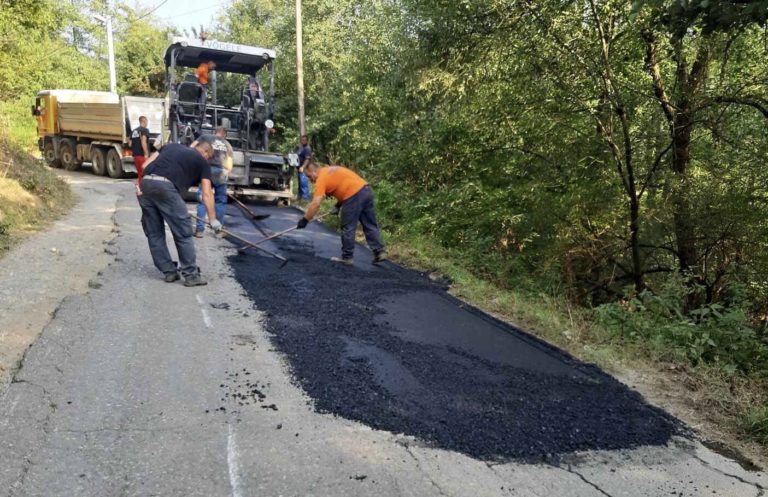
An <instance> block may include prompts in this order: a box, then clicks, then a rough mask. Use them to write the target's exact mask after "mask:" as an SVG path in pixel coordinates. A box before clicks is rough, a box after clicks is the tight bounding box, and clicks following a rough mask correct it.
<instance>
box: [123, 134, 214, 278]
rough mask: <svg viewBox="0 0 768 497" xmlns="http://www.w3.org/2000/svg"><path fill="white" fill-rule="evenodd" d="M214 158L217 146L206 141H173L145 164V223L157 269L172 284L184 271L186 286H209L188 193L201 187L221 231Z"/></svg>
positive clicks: (142, 207)
mask: <svg viewBox="0 0 768 497" xmlns="http://www.w3.org/2000/svg"><path fill="white" fill-rule="evenodd" d="M211 157H213V147H212V146H211V144H210V143H208V142H204V141H200V142H198V143H196V144H195V147H194V148H192V147H187V146H185V145H180V144H177V143H172V144H168V145H166V146H164V147H163V148H162V149H161V150H160V153H159V154H158V153H154V154H152V156H151V157H150V158H149V160H147V162H146V163H145V167H144V178H143V179H142V181H141V189H142V195H141V196H139V197H138V199H139V205H140V206H141V225H142V227H143V228H144V234H145V235H146V236H147V241H148V242H149V251H150V253H151V254H152V260H153V261H154V263H155V267H156V268H157V269H159V270H160V271H162V273H163V274H164V275H165V281H166V282H167V283H173V282H174V281H176V280H178V279H179V272H181V274H182V275H183V276H184V285H185V286H198V285H205V284H207V281H205V280H204V279H203V277H202V276H200V268H198V267H197V264H196V261H195V243H194V240H193V238H192V223H191V222H190V218H189V213H188V212H187V205H186V203H184V199H183V197H182V195H183V194H184V193H186V192H187V190H189V188H190V187H191V186H195V185H199V186H200V189H201V190H202V198H203V203H204V204H205V208H206V210H207V211H208V219H209V220H210V225H211V228H213V230H214V231H216V232H219V231H221V222H220V221H219V220H218V219H217V218H216V210H215V208H214V202H213V193H212V191H211V167H210V166H209V164H208V161H209V160H210V159H211ZM166 223H167V224H168V227H169V228H170V229H171V234H172V235H173V241H174V243H175V244H176V250H177V252H178V255H179V264H178V265H177V264H176V263H175V262H174V261H173V260H172V259H171V254H170V253H169V252H168V246H167V245H166V242H165V224H166Z"/></svg>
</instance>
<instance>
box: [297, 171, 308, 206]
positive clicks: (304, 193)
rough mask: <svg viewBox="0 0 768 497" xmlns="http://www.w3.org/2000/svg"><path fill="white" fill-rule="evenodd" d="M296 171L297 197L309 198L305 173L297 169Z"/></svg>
mask: <svg viewBox="0 0 768 497" xmlns="http://www.w3.org/2000/svg"><path fill="white" fill-rule="evenodd" d="M297 173H298V176H299V198H300V199H301V200H309V180H308V179H307V175H306V174H304V173H301V172H298V171H297Z"/></svg>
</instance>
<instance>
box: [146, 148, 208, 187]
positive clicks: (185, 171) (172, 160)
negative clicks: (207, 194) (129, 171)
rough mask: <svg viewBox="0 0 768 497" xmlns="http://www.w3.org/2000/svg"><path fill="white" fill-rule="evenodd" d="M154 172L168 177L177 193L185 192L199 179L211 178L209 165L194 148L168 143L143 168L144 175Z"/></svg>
mask: <svg viewBox="0 0 768 497" xmlns="http://www.w3.org/2000/svg"><path fill="white" fill-rule="evenodd" d="M152 174H155V175H157V176H163V177H165V178H168V179H169V180H171V182H172V183H173V186H175V187H176V189H177V190H178V191H179V193H185V192H186V191H187V190H189V187H191V186H197V185H199V184H200V181H202V180H204V179H207V180H210V179H211V166H210V165H209V164H208V161H207V160H205V157H203V156H202V155H200V152H198V151H197V150H195V149H194V148H189V147H187V146H185V145H179V144H178V143H170V144H168V145H166V146H164V147H163V148H162V149H161V150H160V155H159V156H158V157H157V158H156V159H155V160H153V161H152V163H151V164H150V165H149V167H147V168H146V169H145V170H144V177H145V178H146V177H147V176H148V175H152Z"/></svg>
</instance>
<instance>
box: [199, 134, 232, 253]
mask: <svg viewBox="0 0 768 497" xmlns="http://www.w3.org/2000/svg"><path fill="white" fill-rule="evenodd" d="M198 141H207V142H208V143H210V144H211V146H212V147H213V158H212V159H211V160H210V162H209V163H210V165H211V185H212V188H213V201H214V204H215V206H216V219H218V220H219V221H221V222H222V223H223V222H224V210H225V209H226V208H227V179H228V178H229V172H230V171H232V166H233V162H234V152H233V150H232V145H230V144H229V142H228V141H227V128H225V127H224V126H219V127H218V128H216V132H215V133H214V134H213V135H203V136H201V137H200V138H198ZM195 143H197V142H195ZM195 143H193V144H192V146H194V145H195ZM205 209H206V207H205V203H204V202H203V197H202V190H198V191H197V224H196V225H195V237H196V238H202V236H203V231H204V230H205V212H206V210H205Z"/></svg>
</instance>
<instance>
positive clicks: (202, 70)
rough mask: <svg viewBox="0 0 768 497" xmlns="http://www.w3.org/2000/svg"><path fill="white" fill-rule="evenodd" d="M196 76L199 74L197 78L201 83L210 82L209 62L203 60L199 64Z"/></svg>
mask: <svg viewBox="0 0 768 497" xmlns="http://www.w3.org/2000/svg"><path fill="white" fill-rule="evenodd" d="M195 76H197V80H198V81H199V82H200V84H201V85H207V84H208V63H207V62H203V63H202V64H200V65H199V66H197V69H195Z"/></svg>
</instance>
